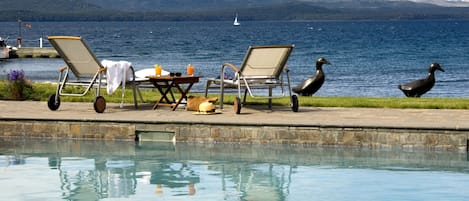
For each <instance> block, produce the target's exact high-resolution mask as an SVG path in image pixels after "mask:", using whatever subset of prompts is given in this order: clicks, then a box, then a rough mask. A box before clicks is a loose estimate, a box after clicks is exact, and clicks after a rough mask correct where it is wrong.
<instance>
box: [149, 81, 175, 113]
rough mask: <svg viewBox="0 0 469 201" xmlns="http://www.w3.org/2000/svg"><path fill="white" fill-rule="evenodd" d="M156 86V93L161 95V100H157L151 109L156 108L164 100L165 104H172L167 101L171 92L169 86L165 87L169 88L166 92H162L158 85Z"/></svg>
mask: <svg viewBox="0 0 469 201" xmlns="http://www.w3.org/2000/svg"><path fill="white" fill-rule="evenodd" d="M157 86H158V87H157V88H158V91H159V92H160V94H161V98H160V100H158V101H157V102H156V103H155V105H154V106H153V109H156V108H158V105H159V104H161V102H162V101H163V100H165V101H166V103H168V104H171V103H172V102H171V101H170V100H169V98H168V93H169V92H170V91H171V85H167V86H169V87H166V90H163V88H162V87H161V86H160V85H157ZM171 95H172V94H171ZM173 99H174V98H173Z"/></svg>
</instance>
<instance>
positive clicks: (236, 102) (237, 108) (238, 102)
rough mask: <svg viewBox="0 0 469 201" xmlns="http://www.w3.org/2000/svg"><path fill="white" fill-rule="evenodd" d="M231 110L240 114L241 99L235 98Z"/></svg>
mask: <svg viewBox="0 0 469 201" xmlns="http://www.w3.org/2000/svg"><path fill="white" fill-rule="evenodd" d="M233 109H234V112H235V113H236V114H240V113H241V99H240V98H239V97H236V98H235V100H234V102H233Z"/></svg>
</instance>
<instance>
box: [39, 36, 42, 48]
mask: <svg viewBox="0 0 469 201" xmlns="http://www.w3.org/2000/svg"><path fill="white" fill-rule="evenodd" d="M39 48H42V37H40V38H39Z"/></svg>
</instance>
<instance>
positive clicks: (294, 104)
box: [291, 95, 300, 112]
mask: <svg viewBox="0 0 469 201" xmlns="http://www.w3.org/2000/svg"><path fill="white" fill-rule="evenodd" d="M291 104H292V105H291V109H292V110H293V112H298V108H299V107H300V105H299V103H298V96H296V95H293V96H291Z"/></svg>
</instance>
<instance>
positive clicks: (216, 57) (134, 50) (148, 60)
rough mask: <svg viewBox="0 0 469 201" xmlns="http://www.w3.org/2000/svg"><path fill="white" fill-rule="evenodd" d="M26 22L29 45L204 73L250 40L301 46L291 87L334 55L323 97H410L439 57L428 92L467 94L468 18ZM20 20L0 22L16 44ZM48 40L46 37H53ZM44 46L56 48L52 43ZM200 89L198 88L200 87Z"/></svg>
mask: <svg viewBox="0 0 469 201" xmlns="http://www.w3.org/2000/svg"><path fill="white" fill-rule="evenodd" d="M31 24H32V28H31V29H27V28H24V27H23V28H22V36H23V39H24V43H23V46H38V44H39V42H38V39H39V38H40V37H41V36H42V37H44V38H46V37H47V36H49V35H78V36H82V37H84V39H85V40H86V42H87V43H88V45H89V46H90V47H91V49H92V50H93V51H94V53H95V54H96V55H97V57H98V59H110V60H127V61H130V62H132V64H133V65H134V67H135V68H136V69H137V70H138V69H143V68H150V67H152V66H153V65H154V64H160V65H162V66H163V68H164V69H165V70H170V71H184V69H185V66H187V64H189V63H190V64H193V65H194V66H195V69H196V73H198V74H199V75H202V76H204V77H203V78H202V82H201V83H199V84H197V85H195V86H194V89H195V91H203V88H204V83H203V81H204V80H205V79H206V78H209V77H217V76H219V75H218V74H219V72H220V67H221V65H222V64H223V63H225V62H230V63H233V64H235V65H240V63H241V62H242V59H243V57H244V54H245V53H246V50H247V49H248V47H249V46H251V45H277V44H294V45H295V49H294V51H293V53H292V56H291V57H290V59H289V61H288V63H287V65H288V67H289V68H290V69H291V79H292V85H293V86H296V85H297V84H298V83H300V82H301V81H302V80H303V79H305V78H306V77H308V76H310V75H312V74H313V73H314V71H315V70H314V65H315V60H316V59H317V58H319V57H325V58H327V59H328V60H329V61H330V62H331V63H332V65H327V66H325V67H324V70H325V73H326V83H325V84H324V85H323V87H322V88H321V89H320V90H319V91H318V92H317V93H316V94H315V95H317V96H368V97H404V94H402V92H401V91H400V90H398V89H397V85H399V84H403V83H406V82H409V81H412V80H415V79H420V78H424V77H425V76H426V74H427V71H428V68H429V65H430V64H431V63H432V62H438V63H440V64H441V66H442V67H443V68H444V69H445V71H446V72H444V73H443V72H439V71H438V72H437V73H436V79H437V83H436V84H435V87H434V88H433V89H432V90H431V91H430V92H429V93H427V94H426V95H424V97H467V95H468V94H469V87H468V84H469V76H468V71H469V70H468V63H467V52H469V44H468V43H469V32H467V30H469V21H467V20H388V21H374V20H370V21H301V22H274V21H261V22H258V21H252V22H249V21H245V22H243V24H242V26H236V27H235V26H232V22H226V21H219V22H32V23H31ZM17 35H18V24H17V22H0V37H3V38H6V37H9V40H8V41H7V42H8V43H9V44H10V45H15V42H16V36H17ZM46 42H47V40H46ZM45 46H50V45H49V44H47V43H46V44H45ZM63 64H64V63H63V61H62V60H61V59H11V60H8V61H3V62H0V76H4V75H5V74H6V73H8V72H9V71H10V70H11V69H23V70H24V71H25V72H26V76H27V77H28V78H30V79H32V80H33V81H53V82H56V80H57V78H58V73H57V69H58V68H59V67H60V66H62V65H63ZM195 91H194V92H195Z"/></svg>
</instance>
